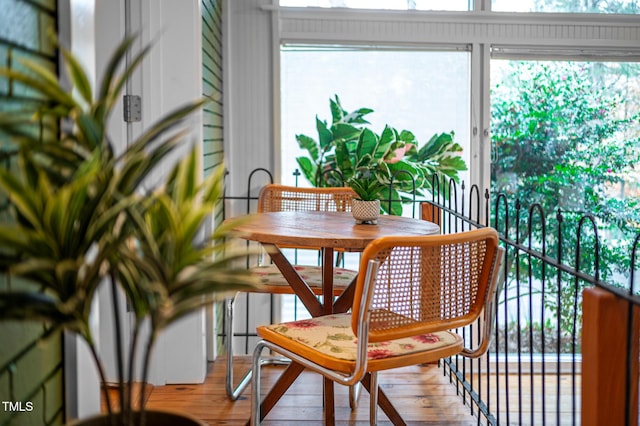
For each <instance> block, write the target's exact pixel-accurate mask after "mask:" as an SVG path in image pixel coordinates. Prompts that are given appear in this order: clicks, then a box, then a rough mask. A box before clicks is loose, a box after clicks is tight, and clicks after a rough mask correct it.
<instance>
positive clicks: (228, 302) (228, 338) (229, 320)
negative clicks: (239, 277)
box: [224, 297, 252, 401]
mask: <svg viewBox="0 0 640 426" xmlns="http://www.w3.org/2000/svg"><path fill="white" fill-rule="evenodd" d="M234 300H235V298H234V297H230V298H228V299H225V301H224V303H225V341H224V346H225V350H226V352H227V376H226V389H227V396H228V397H229V399H231V400H232V401H235V400H237V399H238V398H239V397H240V395H241V394H242V392H243V391H244V389H245V388H246V387H247V385H248V384H249V383H250V382H251V374H252V373H251V372H252V370H249V371H247V372H246V373H245V375H244V376H243V377H242V379H240V382H239V383H238V385H237V386H236V387H235V388H234V387H233V303H234Z"/></svg>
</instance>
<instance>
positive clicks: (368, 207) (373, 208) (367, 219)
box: [351, 199, 380, 225]
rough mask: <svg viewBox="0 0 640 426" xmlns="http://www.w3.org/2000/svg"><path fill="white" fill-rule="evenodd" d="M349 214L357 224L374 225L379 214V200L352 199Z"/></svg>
mask: <svg viewBox="0 0 640 426" xmlns="http://www.w3.org/2000/svg"><path fill="white" fill-rule="evenodd" d="M351 214H352V215H353V218H354V219H355V220H356V223H358V224H365V223H367V224H372V225H376V224H377V223H378V216H380V200H373V201H362V200H358V199H354V200H353V204H352V205H351Z"/></svg>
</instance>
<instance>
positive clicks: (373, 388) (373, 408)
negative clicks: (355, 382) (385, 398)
mask: <svg viewBox="0 0 640 426" xmlns="http://www.w3.org/2000/svg"><path fill="white" fill-rule="evenodd" d="M370 374H371V384H370V385H369V395H370V398H369V401H370V404H371V405H370V406H369V424H371V426H375V425H377V424H378V372H377V371H372V372H371V373H370Z"/></svg>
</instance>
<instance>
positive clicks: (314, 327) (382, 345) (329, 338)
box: [258, 314, 461, 361]
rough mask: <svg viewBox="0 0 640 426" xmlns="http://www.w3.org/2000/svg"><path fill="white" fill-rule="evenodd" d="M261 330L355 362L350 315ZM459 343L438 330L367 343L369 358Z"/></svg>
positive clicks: (331, 355) (392, 355)
mask: <svg viewBox="0 0 640 426" xmlns="http://www.w3.org/2000/svg"><path fill="white" fill-rule="evenodd" d="M260 329H266V330H268V331H270V332H272V333H275V334H277V335H280V336H284V337H287V338H289V339H292V340H294V341H296V342H297V343H299V344H302V345H304V346H307V347H308V348H309V349H313V350H315V351H318V352H320V353H322V354H324V355H327V356H330V357H334V358H338V359H342V360H346V361H355V359H356V347H357V339H356V337H355V335H354V334H353V331H352V329H351V315H350V314H333V315H325V316H321V317H316V318H310V319H304V320H299V321H293V322H286V323H281V324H272V325H267V326H264V327H259V328H258V334H260V335H261V336H262V337H267V334H268V333H267V334H264V333H261V332H260ZM266 330H265V331H266ZM267 338H268V337H267ZM269 340H270V339H269ZM460 343H461V338H460V336H458V335H457V334H455V333H451V332H448V331H440V332H437V333H429V334H422V335H419V336H412V337H407V338H403V339H397V340H391V341H386V342H377V343H370V344H369V349H368V358H369V360H378V359H386V358H392V357H397V356H400V355H408V354H411V353H417V352H423V351H432V350H434V349H438V348H444V347H446V346H456V345H459V344H460Z"/></svg>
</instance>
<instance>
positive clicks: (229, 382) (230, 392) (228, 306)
mask: <svg viewBox="0 0 640 426" xmlns="http://www.w3.org/2000/svg"><path fill="white" fill-rule="evenodd" d="M234 302H235V297H230V298H228V299H225V301H224V304H225V319H224V321H225V322H224V324H225V325H224V332H225V341H224V348H225V351H226V352H227V375H226V383H225V387H226V390H227V396H228V397H229V399H231V400H232V401H236V400H237V399H238V398H240V395H242V392H244V390H245V389H246V387H247V385H249V383H251V374H252V373H251V371H252V370H251V369H249V371H247V372H246V373H245V374H244V376H242V378H241V379H240V381H239V382H238V384H237V385H236V386H235V387H234V386H233V304H234ZM290 363H291V360H290V359H288V358H284V357H270V358H267V359H263V360H262V361H261V364H262V365H265V364H269V365H289V364H290Z"/></svg>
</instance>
